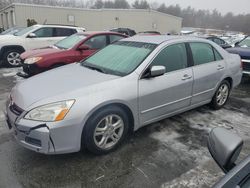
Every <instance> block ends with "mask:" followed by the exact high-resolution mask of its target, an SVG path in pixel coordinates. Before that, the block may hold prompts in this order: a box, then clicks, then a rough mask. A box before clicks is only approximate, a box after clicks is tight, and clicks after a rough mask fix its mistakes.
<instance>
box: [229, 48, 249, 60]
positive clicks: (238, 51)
mask: <svg viewBox="0 0 250 188" xmlns="http://www.w3.org/2000/svg"><path fill="white" fill-rule="evenodd" d="M226 50H227V51H228V52H229V53H233V54H239V55H240V56H241V57H242V58H250V48H242V47H234V48H228V49H226Z"/></svg>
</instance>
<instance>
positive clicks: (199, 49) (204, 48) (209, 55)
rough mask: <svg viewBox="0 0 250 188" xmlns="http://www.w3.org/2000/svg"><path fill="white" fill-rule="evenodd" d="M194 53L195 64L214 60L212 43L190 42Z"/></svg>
mask: <svg viewBox="0 0 250 188" xmlns="http://www.w3.org/2000/svg"><path fill="white" fill-rule="evenodd" d="M190 47H191V51H192V54H193V59H194V65H201V64H204V63H209V62H213V61H214V52H213V48H212V46H211V45H210V44H206V43H198V42H197V43H190Z"/></svg>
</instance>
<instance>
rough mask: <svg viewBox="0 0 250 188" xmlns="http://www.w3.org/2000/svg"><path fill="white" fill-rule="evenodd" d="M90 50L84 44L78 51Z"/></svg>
mask: <svg viewBox="0 0 250 188" xmlns="http://www.w3.org/2000/svg"><path fill="white" fill-rule="evenodd" d="M89 49H90V48H89V46H87V45H84V44H83V45H81V46H79V47H78V50H89Z"/></svg>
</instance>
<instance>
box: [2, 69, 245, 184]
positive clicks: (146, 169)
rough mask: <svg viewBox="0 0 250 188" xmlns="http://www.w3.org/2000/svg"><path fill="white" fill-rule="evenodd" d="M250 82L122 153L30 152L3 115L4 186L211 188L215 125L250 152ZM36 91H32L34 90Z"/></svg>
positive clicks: (151, 131) (161, 125)
mask: <svg viewBox="0 0 250 188" xmlns="http://www.w3.org/2000/svg"><path fill="white" fill-rule="evenodd" d="M17 71H18V69H17V68H14V69H6V68H3V69H1V70H0V91H1V92H0V105H1V106H0V108H1V109H3V108H4V104H5V100H6V98H7V97H8V93H9V91H10V89H11V87H12V86H13V85H14V84H15V83H16V82H17V81H20V80H21V79H20V78H18V77H17V76H16V75H15V74H16V72H17ZM249 83H250V79H249V78H244V79H243V81H242V84H241V85H240V86H239V87H238V88H237V89H235V90H234V91H233V93H232V95H231V98H230V100H229V102H228V104H227V105H226V106H225V107H224V108H223V109H222V110H219V111H213V110H211V109H210V108H209V107H207V106H204V107H201V108H198V109H195V110H192V111H189V112H186V113H183V114H181V115H177V116H174V117H172V118H169V119H165V120H163V121H160V122H158V123H154V124H152V125H150V126H147V127H144V128H141V129H140V130H138V131H137V132H135V133H134V134H133V135H131V136H130V138H128V139H127V141H126V142H125V143H124V144H123V146H122V147H120V148H119V149H118V150H117V151H115V152H113V153H111V154H108V155H104V156H95V155H93V154H90V153H88V152H86V151H82V152H79V153H73V154H67V155H55V156H46V155H42V154H38V153H35V152H32V151H30V150H27V149H25V148H23V147H21V146H19V145H17V143H16V142H15V140H14V137H13V136H12V133H11V131H9V130H7V128H6V126H5V120H4V118H5V117H4V115H3V112H2V111H1V114H0V167H1V170H0V187H197V188H198V187H211V185H213V184H214V182H216V181H217V180H218V179H219V178H220V177H221V176H222V175H223V173H222V171H221V170H220V169H219V168H218V167H217V165H216V164H215V162H214V161H213V160H212V158H211V156H210V155H209V153H208V150H207V148H206V137H207V134H208V132H209V130H211V128H213V127H217V126H222V127H225V128H227V129H232V130H233V131H234V132H236V133H237V134H239V135H240V136H241V137H242V138H244V140H245V144H244V148H243V152H242V154H241V157H244V156H245V155H246V154H249V153H250V145H249V144H248V143H249V141H250V140H248V139H249V138H250V137H249V136H250V129H249V126H250V125H249V122H250V87H249ZM30 92H32V90H31V91H30Z"/></svg>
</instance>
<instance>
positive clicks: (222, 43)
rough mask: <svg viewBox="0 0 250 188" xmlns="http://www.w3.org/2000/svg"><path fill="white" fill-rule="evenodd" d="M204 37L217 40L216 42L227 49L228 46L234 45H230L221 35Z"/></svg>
mask: <svg viewBox="0 0 250 188" xmlns="http://www.w3.org/2000/svg"><path fill="white" fill-rule="evenodd" d="M202 38H205V39H208V40H211V41H213V42H215V43H216V44H218V45H219V46H221V47H222V48H224V49H227V48H231V47H232V46H231V45H229V44H228V43H227V42H226V41H224V40H223V39H221V38H219V37H216V36H204V37H202Z"/></svg>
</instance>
